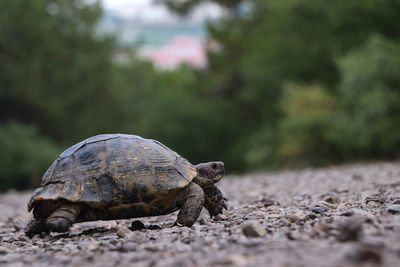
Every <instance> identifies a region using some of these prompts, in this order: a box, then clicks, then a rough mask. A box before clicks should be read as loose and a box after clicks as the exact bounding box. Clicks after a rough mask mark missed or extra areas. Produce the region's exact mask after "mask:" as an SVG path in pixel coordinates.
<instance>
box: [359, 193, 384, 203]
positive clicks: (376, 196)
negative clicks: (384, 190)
mask: <svg viewBox="0 0 400 267" xmlns="http://www.w3.org/2000/svg"><path fill="white" fill-rule="evenodd" d="M364 201H365V204H368V203H369V202H372V201H373V202H376V203H379V204H384V203H385V202H386V197H385V196H384V195H382V194H374V195H371V196H368V197H366V198H365V200H364Z"/></svg>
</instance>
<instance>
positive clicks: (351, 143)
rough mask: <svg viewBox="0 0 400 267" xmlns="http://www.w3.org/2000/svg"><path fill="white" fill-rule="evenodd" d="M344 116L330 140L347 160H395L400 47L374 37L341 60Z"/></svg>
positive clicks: (398, 141) (399, 118)
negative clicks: (340, 149) (339, 147)
mask: <svg viewBox="0 0 400 267" xmlns="http://www.w3.org/2000/svg"><path fill="white" fill-rule="evenodd" d="M339 67H340V71H341V74H342V77H343V78H342V82H341V83H340V85H339V97H340V99H341V104H342V106H343V109H344V113H343V114H342V116H340V118H339V120H337V122H336V125H335V128H336V129H335V130H334V131H332V134H331V138H332V139H335V142H336V143H337V144H338V145H340V146H341V147H342V148H343V150H344V151H346V152H347V154H346V157H348V158H351V157H352V158H361V159H366V158H389V159H390V158H394V157H396V156H397V155H398V153H399V151H400V135H399V133H400V91H399V88H400V76H399V73H400V46H399V45H398V43H397V42H393V41H389V40H387V39H385V38H383V37H382V36H379V35H373V36H372V37H371V38H370V39H369V40H368V41H367V43H366V45H364V46H362V47H360V48H358V49H355V50H352V51H350V52H349V53H347V54H346V55H345V56H344V57H342V58H341V59H340V60H339Z"/></svg>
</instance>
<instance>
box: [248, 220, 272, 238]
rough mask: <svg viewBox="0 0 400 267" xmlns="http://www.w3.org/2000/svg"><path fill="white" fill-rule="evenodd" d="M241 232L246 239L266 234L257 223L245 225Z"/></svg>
mask: <svg viewBox="0 0 400 267" xmlns="http://www.w3.org/2000/svg"><path fill="white" fill-rule="evenodd" d="M242 232H243V234H244V235H245V236H246V237H262V236H264V235H265V234H266V233H267V232H266V231H265V229H264V227H262V225H261V224H260V223H259V222H250V223H247V224H246V225H245V226H244V227H243V229H242Z"/></svg>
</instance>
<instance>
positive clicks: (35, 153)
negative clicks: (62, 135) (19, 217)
mask: <svg viewBox="0 0 400 267" xmlns="http://www.w3.org/2000/svg"><path fill="white" fill-rule="evenodd" d="M0 147H1V149H0V170H1V175H0V190H5V189H9V188H15V189H27V188H32V187H34V186H37V185H38V184H40V178H41V176H42V174H43V173H44V172H45V171H46V169H47V168H48V167H49V162H50V163H51V162H52V161H54V159H55V158H56V157H57V154H58V153H60V149H59V147H58V146H57V145H55V144H54V142H52V141H51V140H49V139H48V138H45V137H43V136H40V134H39V133H38V131H37V129H36V128H35V127H34V126H32V125H24V124H20V123H15V122H14V123H7V124H3V125H1V126H0Z"/></svg>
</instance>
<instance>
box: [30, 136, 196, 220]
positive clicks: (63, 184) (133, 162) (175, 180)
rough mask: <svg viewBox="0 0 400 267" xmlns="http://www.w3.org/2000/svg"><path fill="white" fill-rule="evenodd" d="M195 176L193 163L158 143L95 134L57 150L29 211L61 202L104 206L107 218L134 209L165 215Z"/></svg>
mask: <svg viewBox="0 0 400 267" xmlns="http://www.w3.org/2000/svg"><path fill="white" fill-rule="evenodd" d="M196 176H197V171H196V169H195V167H194V166H193V165H192V164H190V163H189V162H188V161H187V160H186V159H184V158H182V157H181V156H180V155H178V154H177V153H176V152H174V151H172V150H171V149H169V148H168V147H166V146H164V145H163V144H161V143H160V142H158V141H155V140H151V139H145V138H141V137H139V136H136V135H124V134H103V135H97V136H94V137H91V138H88V139H86V140H84V141H82V142H80V143H77V144H75V145H74V146H72V147H70V148H68V149H67V150H65V151H64V152H63V153H61V155H60V156H59V157H58V158H57V159H56V160H55V161H54V163H53V164H52V165H51V166H50V167H49V169H48V170H47V171H46V173H45V174H44V176H43V178H42V183H41V187H39V188H38V189H37V190H36V191H35V192H34V194H33V196H32V198H31V200H30V201H29V203H28V211H30V210H32V208H34V207H36V206H37V205H38V204H39V203H43V202H48V201H53V202H54V201H60V200H63V201H70V202H75V203H84V204H85V205H87V206H88V207H92V208H95V209H98V210H102V209H107V212H108V213H109V214H111V215H109V216H111V217H112V216H114V217H129V214H126V215H118V213H121V212H122V213H123V212H128V210H131V209H132V207H133V208H135V209H136V211H137V210H141V211H142V213H143V216H146V215H157V214H164V213H168V212H171V210H168V208H169V207H172V206H174V205H175V203H174V197H175V196H176V195H177V193H178V192H179V191H180V190H181V189H183V188H185V187H186V186H187V185H188V184H189V183H190V182H191V181H192V179H193V178H194V177H196ZM139 208H140V209H139ZM174 209H175V206H174ZM112 214H114V215H112ZM136 214H137V212H136Z"/></svg>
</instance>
